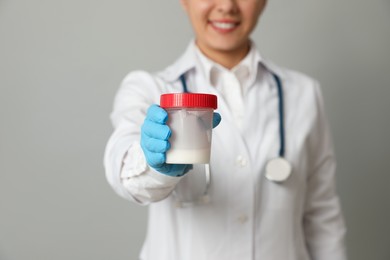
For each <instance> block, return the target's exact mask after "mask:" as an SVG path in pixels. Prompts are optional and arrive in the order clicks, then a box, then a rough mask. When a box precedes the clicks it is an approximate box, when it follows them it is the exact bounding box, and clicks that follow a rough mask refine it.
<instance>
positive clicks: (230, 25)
mask: <svg viewBox="0 0 390 260" xmlns="http://www.w3.org/2000/svg"><path fill="white" fill-rule="evenodd" d="M213 25H214V26H215V27H217V28H220V29H232V28H234V27H235V26H236V24H234V23H218V22H213Z"/></svg>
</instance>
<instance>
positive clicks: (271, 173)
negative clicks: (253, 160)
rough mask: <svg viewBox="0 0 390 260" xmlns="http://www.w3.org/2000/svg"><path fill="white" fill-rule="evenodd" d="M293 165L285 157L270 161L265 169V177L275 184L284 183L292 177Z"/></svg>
mask: <svg viewBox="0 0 390 260" xmlns="http://www.w3.org/2000/svg"><path fill="white" fill-rule="evenodd" d="M291 172H292V167H291V164H290V163H289V162H288V161H287V160H286V159H284V158H283V157H277V158H274V159H272V160H270V161H268V163H267V165H266V167H265V177H266V178H267V179H268V180H270V181H274V182H283V181H285V180H287V179H288V177H290V175H291Z"/></svg>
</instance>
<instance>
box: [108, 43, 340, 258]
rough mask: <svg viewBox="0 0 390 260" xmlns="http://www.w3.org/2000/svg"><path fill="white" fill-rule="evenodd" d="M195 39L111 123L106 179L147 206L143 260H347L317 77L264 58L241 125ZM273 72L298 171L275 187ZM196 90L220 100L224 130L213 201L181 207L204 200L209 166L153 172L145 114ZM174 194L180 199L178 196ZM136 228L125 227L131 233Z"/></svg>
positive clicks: (217, 140) (214, 164)
mask: <svg viewBox="0 0 390 260" xmlns="http://www.w3.org/2000/svg"><path fill="white" fill-rule="evenodd" d="M194 48H195V46H194V43H191V44H190V46H189V47H188V49H187V51H186V52H185V54H184V55H183V56H182V57H181V58H180V59H179V60H178V61H176V62H175V63H174V64H173V65H172V66H170V67H168V68H167V69H165V70H164V71H162V72H159V73H155V74H150V73H147V72H143V71H135V72H132V73H130V74H129V75H128V76H127V77H126V78H125V79H124V81H123V83H122V86H121V87H120V89H119V91H118V94H117V96H116V99H115V103H114V110H113V113H112V115H111V119H112V122H113V125H114V128H115V131H114V133H113V135H112V136H111V138H110V140H109V142H108V144H107V147H106V153H105V162H104V163H105V168H106V176H107V179H108V181H109V183H110V184H111V186H112V187H113V188H114V190H115V191H116V192H117V193H118V194H119V195H120V196H122V197H124V198H126V199H129V200H131V201H133V202H136V203H139V204H141V205H149V219H148V229H147V236H146V241H145V243H144V246H143V249H142V252H141V256H140V259H145V260H192V259H194V260H204V259H209V260H222V259H223V260H230V259H232V260H238V259H239V260H244V259H248V260H249V259H256V260H309V259H310V260H345V259H346V254H345V247H344V236H345V231H346V229H345V225H344V221H343V217H342V213H341V209H340V203H339V199H338V197H337V194H336V189H335V158H334V151H333V147H332V140H331V137H330V131H329V128H328V125H327V121H326V118H325V111H324V106H323V101H322V95H321V91H320V87H319V85H318V83H317V82H316V81H314V80H313V79H311V78H309V77H307V76H305V75H303V74H300V73H297V72H293V71H290V70H286V69H283V68H281V67H278V66H276V65H274V64H272V63H271V62H269V61H267V60H264V59H261V62H259V63H258V68H259V71H258V72H257V74H256V78H255V79H254V80H253V82H252V84H250V86H249V88H248V89H247V90H246V94H245V98H244V100H245V106H244V108H245V114H244V117H243V118H240V120H241V122H242V127H237V124H235V120H238V118H235V116H234V115H235V114H234V113H232V110H231V109H229V108H228V106H227V104H226V102H225V101H224V98H223V97H222V95H221V93H219V91H218V90H217V89H215V88H213V87H211V86H210V82H207V79H206V78H207V77H205V75H203V74H202V72H201V70H200V69H199V64H198V61H197V59H196V57H195V55H194ZM269 71H272V72H273V73H276V74H277V75H278V76H279V77H280V78H281V80H282V83H283V88H284V105H285V128H286V155H285V157H286V159H287V160H288V161H289V162H290V163H291V164H292V167H293V173H292V175H291V176H290V178H289V179H288V180H286V181H285V182H284V183H281V184H277V183H274V182H270V181H268V180H267V179H266V178H265V176H264V169H265V164H266V163H267V161H268V160H270V159H271V158H274V157H277V155H278V151H279V147H280V138H279V119H278V97H277V89H276V84H275V82H274V80H273V78H272V76H271V74H270V73H269ZM183 73H185V75H186V78H187V82H188V85H189V89H190V91H193V92H203V93H212V94H215V95H217V96H218V102H219V108H218V112H219V113H220V114H221V116H222V122H221V124H220V125H219V126H218V127H217V128H215V129H214V131H213V140H212V154H211V163H210V165H211V176H212V181H211V184H210V187H209V190H208V195H209V199H210V201H209V202H208V203H202V204H194V205H192V206H186V207H178V205H177V200H178V196H179V195H180V196H181V197H186V196H187V197H188V196H189V197H191V194H198V195H199V194H202V192H203V190H204V185H205V182H204V179H203V177H202V176H204V173H203V168H202V167H195V169H194V170H193V171H192V172H189V173H188V174H187V175H185V176H184V177H170V176H166V175H163V174H160V173H157V172H155V171H154V170H152V169H150V168H149V167H148V166H147V164H146V162H145V158H144V155H143V153H142V150H141V148H140V146H139V142H140V126H141V125H142V123H143V120H144V118H145V113H146V110H147V108H148V107H149V106H150V105H151V104H154V103H157V104H158V103H159V97H160V95H161V94H162V93H167V92H182V85H181V83H180V81H179V76H180V75H181V74H183ZM173 190H176V191H175V192H173ZM175 193H176V194H179V195H177V196H175ZM131 225H134V226H135V225H137V223H130V224H129V223H124V225H123V226H124V228H131Z"/></svg>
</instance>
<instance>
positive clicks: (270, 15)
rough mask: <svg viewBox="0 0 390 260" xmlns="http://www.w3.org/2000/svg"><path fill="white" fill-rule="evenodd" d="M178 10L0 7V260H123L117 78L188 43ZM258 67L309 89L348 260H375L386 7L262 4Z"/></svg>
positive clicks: (142, 5) (132, 228) (134, 209)
mask: <svg viewBox="0 0 390 260" xmlns="http://www.w3.org/2000/svg"><path fill="white" fill-rule="evenodd" d="M178 2H179V1H177V0H174V1H161V0H149V1H145V0H143V1H141V0H138V1H137V0H126V1H125V0H116V1H92V0H77V1H76V0H67V1H55V0H35V1H27V0H24V1H23V0H12V1H11V0H0V87H1V92H0V93H1V94H0V119H1V127H0V259H1V260H16V259H17V260H20V259H29V260H35V259H37V260H42V259H50V260H51V259H96V260H97V259H102V260H103V259H104V260H106V259H136V258H137V255H138V252H139V250H140V247H141V244H142V241H143V239H144V234H145V227H146V215H147V209H146V208H142V207H140V206H136V205H133V204H131V203H128V202H127V201H125V200H123V199H121V198H119V197H118V196H117V195H116V194H115V193H114V192H113V191H112V190H111V188H110V187H109V186H108V184H107V182H106V180H105V177H104V171H103V166H102V157H103V151H104V147H105V143H106V141H107V139H108V137H109V135H110V133H111V131H112V129H111V125H110V122H109V119H108V116H109V113H110V111H111V107H112V102H113V97H114V94H115V92H116V90H117V87H118V85H119V83H120V81H121V80H122V78H123V77H124V76H125V74H126V73H127V72H129V71H131V70H134V69H146V70H149V71H155V70H158V69H161V68H163V67H165V66H166V65H168V64H170V63H171V62H173V61H174V60H175V59H176V58H177V57H178V56H179V55H180V54H181V53H182V51H183V50H184V48H185V47H186V45H187V43H188V42H189V40H190V39H191V37H192V31H191V28H190V26H189V23H188V21H187V19H186V16H185V14H184V12H183V11H182V10H181V8H180V6H179V3H178ZM253 38H254V39H255V41H256V42H257V44H258V46H259V48H260V49H261V51H262V53H263V56H266V57H268V58H271V59H273V60H274V61H275V62H277V63H278V64H280V65H283V66H287V67H290V68H293V69H296V70H300V71H302V72H305V73H307V74H309V75H312V76H313V77H315V78H317V79H318V80H319V81H320V82H321V83H322V87H323V93H324V97H325V102H326V108H327V112H328V117H329V120H330V123H331V127H332V131H333V135H334V139H335V145H336V152H337V156H338V162H339V163H338V176H337V184H338V190H339V194H340V197H341V201H342V205H343V208H344V212H345V216H346V221H347V225H348V237H347V243H348V249H349V255H350V259H353V260H367V259H375V260H380V259H384V260H388V259H390V243H389V234H390V228H389V220H390V203H389V196H390V190H389V188H388V187H389V184H390V182H389V181H390V172H389V154H390V151H389V147H390V142H389V140H390V138H389V133H390V120H389V116H388V113H389V112H390V102H389V97H390V88H389V83H390V50H389V46H390V1H389V0H370V1H364V0H344V1H339V0H328V1H309V0H272V1H269V3H268V7H267V10H266V12H265V13H264V16H263V17H262V19H261V21H260V26H259V27H258V28H257V30H256V31H255V33H254V35H253Z"/></svg>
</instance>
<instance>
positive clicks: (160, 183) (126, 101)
mask: <svg viewBox="0 0 390 260" xmlns="http://www.w3.org/2000/svg"><path fill="white" fill-rule="evenodd" d="M156 97H159V89H158V85H157V83H156V81H155V79H154V78H153V77H152V76H151V75H150V74H148V73H146V72H140V71H138V72H132V73H130V74H129V75H128V76H127V77H126V78H125V79H124V80H123V82H122V84H121V86H120V88H119V90H118V92H117V94H116V97H115V100H114V108H113V112H112V113H111V121H112V124H113V127H114V132H113V134H112V135H111V137H110V139H109V141H108V143H107V146H106V150H105V155H104V167H105V171H106V178H107V180H108V182H109V183H110V185H111V186H112V188H113V189H114V190H115V191H116V193H117V194H118V195H120V196H121V197H123V198H125V199H128V200H131V201H134V202H136V203H138V204H141V205H147V204H149V203H151V202H155V201H160V200H162V199H164V198H166V197H167V196H168V195H169V194H170V193H171V192H172V190H173V189H174V187H175V186H176V184H177V183H178V182H179V181H180V179H181V178H180V177H171V176H167V175H164V174H161V173H158V172H156V171H154V170H153V169H151V168H150V167H149V166H148V165H147V163H146V160H145V157H144V154H143V151H142V149H141V146H140V129H141V125H142V123H143V121H144V118H145V115H146V110H147V109H148V107H149V106H150V105H151V104H153V103H155V102H156Z"/></svg>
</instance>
